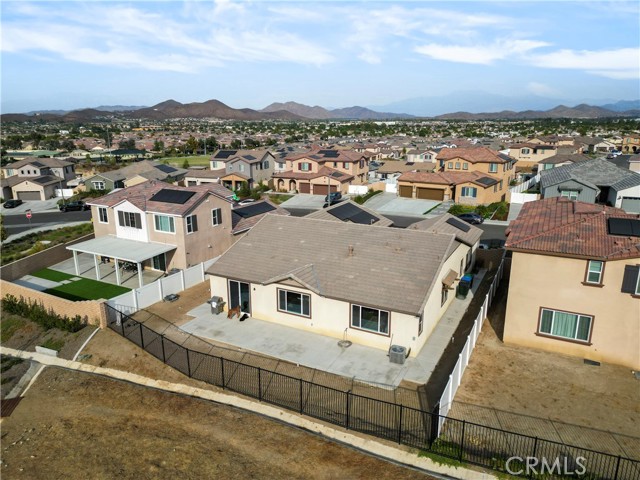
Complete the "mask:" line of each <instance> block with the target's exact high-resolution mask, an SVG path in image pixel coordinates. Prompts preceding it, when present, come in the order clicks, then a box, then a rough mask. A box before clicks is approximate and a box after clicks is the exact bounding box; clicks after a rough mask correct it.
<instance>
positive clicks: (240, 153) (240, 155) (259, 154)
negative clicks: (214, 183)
mask: <svg viewBox="0 0 640 480" xmlns="http://www.w3.org/2000/svg"><path fill="white" fill-rule="evenodd" d="M269 153H270V152H269V150H267V149H262V150H228V149H225V150H218V151H217V152H215V153H214V154H213V155H212V156H211V160H216V161H222V162H228V163H231V162H237V161H239V160H244V161H245V162H247V163H250V164H253V163H259V162H261V161H262V159H263V158H264V157H265V156H266V155H268V154H269Z"/></svg>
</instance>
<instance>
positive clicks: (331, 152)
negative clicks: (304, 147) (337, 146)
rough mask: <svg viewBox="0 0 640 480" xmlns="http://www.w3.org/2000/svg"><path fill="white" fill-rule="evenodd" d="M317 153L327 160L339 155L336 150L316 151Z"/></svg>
mask: <svg viewBox="0 0 640 480" xmlns="http://www.w3.org/2000/svg"><path fill="white" fill-rule="evenodd" d="M318 153H319V154H320V155H323V156H325V157H329V158H336V157H338V155H339V152H338V151H337V150H318Z"/></svg>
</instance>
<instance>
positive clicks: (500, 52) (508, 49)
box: [415, 39, 548, 65]
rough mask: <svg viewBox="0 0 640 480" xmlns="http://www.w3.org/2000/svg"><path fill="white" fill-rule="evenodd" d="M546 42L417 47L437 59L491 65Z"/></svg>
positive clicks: (436, 44)
mask: <svg viewBox="0 0 640 480" xmlns="http://www.w3.org/2000/svg"><path fill="white" fill-rule="evenodd" d="M547 45H548V44H547V43H546V42H538V41H534V40H508V39H506V40H498V41H496V42H494V43H492V44H489V45H472V46H465V45H442V44H438V43H430V44H427V45H422V46H419V47H416V48H415V51H416V52H417V53H420V54H422V55H426V56H428V57H431V58H434V59H436V60H445V61H449V62H458V63H472V64H479V65H490V64H492V63H494V62H495V61H496V60H504V59H506V58H509V57H514V56H515V57H517V56H522V55H525V54H527V53H528V52H530V51H532V50H535V49H537V48H541V47H545V46H547Z"/></svg>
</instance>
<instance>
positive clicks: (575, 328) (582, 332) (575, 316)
mask: <svg viewBox="0 0 640 480" xmlns="http://www.w3.org/2000/svg"><path fill="white" fill-rule="evenodd" d="M592 322H593V317H591V316H589V315H581V314H579V313H569V312H563V311H560V310H551V309H547V308H543V309H541V311H540V325H539V327H538V332H539V333H542V334H545V335H551V336H553V337H559V338H567V339H569V340H578V341H580V342H588V341H589V338H590V335H591V324H592Z"/></svg>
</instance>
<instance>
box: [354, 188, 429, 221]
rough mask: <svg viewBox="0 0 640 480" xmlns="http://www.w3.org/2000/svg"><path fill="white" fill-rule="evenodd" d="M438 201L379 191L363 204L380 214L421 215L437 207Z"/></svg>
mask: <svg viewBox="0 0 640 480" xmlns="http://www.w3.org/2000/svg"><path fill="white" fill-rule="evenodd" d="M440 203H441V202H438V201H435V200H414V199H412V198H402V197H398V196H396V194H395V193H381V194H378V195H375V196H373V197H371V198H370V199H369V200H367V201H366V202H365V204H364V206H365V207H368V208H370V209H372V210H375V211H376V212H379V213H382V214H388V215H410V216H415V217H423V216H424V214H425V212H428V211H429V210H431V209H433V208H434V207H437V206H438V205H439V204H440Z"/></svg>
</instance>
